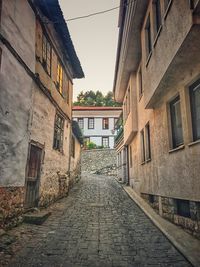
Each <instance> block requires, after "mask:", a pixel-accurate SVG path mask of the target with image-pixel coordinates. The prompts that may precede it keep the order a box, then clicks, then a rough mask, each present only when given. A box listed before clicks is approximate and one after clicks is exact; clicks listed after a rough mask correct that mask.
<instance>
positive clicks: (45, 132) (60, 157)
mask: <svg viewBox="0 0 200 267" xmlns="http://www.w3.org/2000/svg"><path fill="white" fill-rule="evenodd" d="M55 115H56V108H55V107H54V106H53V105H52V103H51V102H50V100H49V99H48V98H47V97H46V96H45V95H44V94H43V93H42V92H41V91H40V90H38V88H37V87H36V88H35V90H34V98H33V117H32V123H31V124H32V125H31V136H30V138H31V140H33V141H35V142H38V143H40V144H41V145H43V146H44V152H45V155H44V160H43V164H42V171H41V177H40V198H41V202H45V203H46V202H47V201H48V202H50V201H52V200H53V199H54V198H57V197H58V196H59V190H60V188H59V184H60V178H61V177H62V176H65V175H66V174H67V172H68V171H69V155H70V151H69V149H70V143H69V142H70V131H71V124H70V123H69V121H67V120H65V123H64V136H63V151H62V152H60V151H58V150H54V149H53V138H54V123H55Z"/></svg>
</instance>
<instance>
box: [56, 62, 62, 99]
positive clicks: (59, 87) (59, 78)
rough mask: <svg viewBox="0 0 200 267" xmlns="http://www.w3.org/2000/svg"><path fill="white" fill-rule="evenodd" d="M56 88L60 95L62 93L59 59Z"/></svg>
mask: <svg viewBox="0 0 200 267" xmlns="http://www.w3.org/2000/svg"><path fill="white" fill-rule="evenodd" d="M56 88H57V90H58V92H59V93H60V94H61V95H63V67H62V64H61V62H60V61H59V60H58V62H57V80H56Z"/></svg>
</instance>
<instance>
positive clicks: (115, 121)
mask: <svg viewBox="0 0 200 267" xmlns="http://www.w3.org/2000/svg"><path fill="white" fill-rule="evenodd" d="M117 122H118V118H114V129H115V130H117Z"/></svg>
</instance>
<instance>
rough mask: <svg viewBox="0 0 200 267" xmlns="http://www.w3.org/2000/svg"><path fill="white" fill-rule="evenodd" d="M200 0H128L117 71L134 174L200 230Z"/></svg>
mask: <svg viewBox="0 0 200 267" xmlns="http://www.w3.org/2000/svg"><path fill="white" fill-rule="evenodd" d="M199 33H200V1H197V0H195V1H178V0H156V1H155V0H150V1H144V0H141V1H131V0H130V1H124V0H122V1H121V8H120V15H119V42H118V51H117V60H116V69H115V78H114V95H115V99H116V100H117V101H119V102H121V103H123V120H124V123H123V124H124V134H123V139H124V141H123V145H124V146H126V147H127V150H128V172H127V175H128V176H127V180H128V182H129V184H130V186H131V187H132V188H133V189H134V190H135V191H136V192H138V194H140V195H141V196H142V197H144V198H145V199H146V200H147V201H148V202H149V203H150V204H151V205H152V206H153V207H154V208H155V209H156V210H157V211H158V212H159V214H160V215H161V216H163V217H165V218H167V219H169V220H170V221H172V222H174V223H176V224H179V225H182V226H183V227H184V228H187V229H189V230H190V231H191V232H193V233H194V234H196V235H197V236H199V235H200V179H199V174H200V60H199V46H200V34H199Z"/></svg>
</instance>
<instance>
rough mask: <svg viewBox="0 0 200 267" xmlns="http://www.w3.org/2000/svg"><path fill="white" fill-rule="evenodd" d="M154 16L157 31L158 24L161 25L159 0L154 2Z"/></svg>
mask: <svg viewBox="0 0 200 267" xmlns="http://www.w3.org/2000/svg"><path fill="white" fill-rule="evenodd" d="M155 9H156V10H155V12H156V14H155V16H156V31H157V32H158V30H159V28H160V26H161V8H160V0H157V1H156V2H155Z"/></svg>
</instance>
